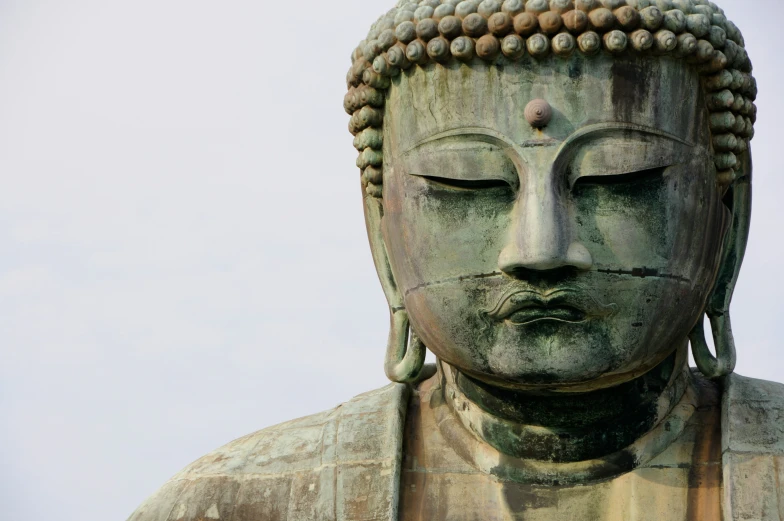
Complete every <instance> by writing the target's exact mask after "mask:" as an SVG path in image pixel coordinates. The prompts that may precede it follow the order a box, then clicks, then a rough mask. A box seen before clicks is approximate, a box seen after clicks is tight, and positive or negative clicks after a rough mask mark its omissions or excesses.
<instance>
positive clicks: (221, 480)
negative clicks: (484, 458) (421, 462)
mask: <svg viewBox="0 0 784 521" xmlns="http://www.w3.org/2000/svg"><path fill="white" fill-rule="evenodd" d="M408 396H409V390H408V388H407V387H406V386H405V385H402V384H392V385H389V386H387V387H385V388H383V389H379V390H377V391H373V392H370V393H366V394H363V395H360V396H357V397H356V398H354V399H353V400H351V401H349V402H347V403H345V404H343V405H341V406H340V407H338V408H336V409H333V410H331V411H326V412H324V413H321V414H316V415H313V416H308V417H306V418H300V419H298V420H293V421H290V422H287V423H283V424H280V425H277V426H275V427H270V428H268V429H264V430H262V431H259V432H256V433H253V434H250V435H248V436H245V437H243V438H239V439H238V440H235V441H233V442H231V443H229V444H228V445H225V446H224V447H221V448H220V449H218V450H216V451H214V452H212V453H210V454H208V455H206V456H204V457H202V458H200V459H199V460H197V461H195V462H194V463H192V464H191V465H189V466H188V467H186V468H185V469H183V470H182V471H181V472H180V473H178V474H177V475H175V476H174V477H172V479H171V480H170V481H169V482H168V483H167V484H165V485H164V486H163V487H162V488H161V489H160V490H159V491H158V492H156V493H155V494H154V495H153V496H152V497H150V498H149V499H148V500H147V501H146V502H144V503H143V504H142V505H141V506H140V507H139V508H138V509H137V511H136V512H135V513H134V514H132V515H131V517H130V518H129V521H197V520H199V521H204V520H216V521H217V520H223V521H232V520H233V521H284V520H286V521H303V520H314V521H316V520H319V521H322V520H323V521H349V520H360V519H362V520H373V521H390V520H394V519H397V517H398V516H397V509H398V495H399V494H398V489H399V483H400V459H401V448H402V435H401V433H402V431H403V422H404V414H405V408H406V406H407V400H408Z"/></svg>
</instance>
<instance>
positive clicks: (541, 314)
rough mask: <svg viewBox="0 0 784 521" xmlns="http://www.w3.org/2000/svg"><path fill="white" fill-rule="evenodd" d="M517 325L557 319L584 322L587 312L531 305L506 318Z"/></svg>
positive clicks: (559, 320)
mask: <svg viewBox="0 0 784 521" xmlns="http://www.w3.org/2000/svg"><path fill="white" fill-rule="evenodd" d="M506 320H507V321H508V322H511V323H512V324H515V325H520V324H530V323H532V322H538V321H540V320H555V321H558V322H582V321H583V320H585V313H583V312H582V311H580V310H578V309H575V308H569V307H555V308H543V307H531V308H525V309H521V310H519V311H515V312H514V313H512V314H511V315H510V316H509V317H507V319H506Z"/></svg>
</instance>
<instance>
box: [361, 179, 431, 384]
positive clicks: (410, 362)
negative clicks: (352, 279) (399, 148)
mask: <svg viewBox="0 0 784 521" xmlns="http://www.w3.org/2000/svg"><path fill="white" fill-rule="evenodd" d="M363 195H364V202H365V204H364V206H365V225H366V226H367V233H368V240H369V242H370V251H371V253H372V254H373V263H374V264H375V265H376V272H377V273H378V278H379V280H380V281H381V288H382V289H383V290H384V295H385V296H386V297H387V303H388V304H389V322H390V324H389V339H388V340H387V352H386V359H385V361H384V371H385V372H386V374H387V378H389V379H390V380H392V381H393V382H399V383H404V382H412V381H414V380H416V379H417V378H418V377H419V374H420V373H421V372H422V368H423V366H424V363H425V354H426V351H427V350H426V349H425V346H424V344H423V343H422V341H421V340H419V338H418V337H417V336H416V334H414V332H413V331H410V328H409V321H408V313H407V312H406V308H405V304H404V302H403V295H402V293H401V291H400V290H399V289H398V287H397V282H396V281H395V276H394V274H393V273H392V267H391V265H390V264H389V255H388V253H387V248H386V245H385V244H384V236H383V233H382V221H383V218H384V205H383V203H382V200H381V199H380V198H378V197H374V196H372V195H368V194H363ZM409 337H410V340H409Z"/></svg>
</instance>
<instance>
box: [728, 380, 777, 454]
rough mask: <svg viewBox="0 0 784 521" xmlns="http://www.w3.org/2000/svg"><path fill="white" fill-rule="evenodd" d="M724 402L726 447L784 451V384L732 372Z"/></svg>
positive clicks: (768, 452) (756, 450) (754, 451)
mask: <svg viewBox="0 0 784 521" xmlns="http://www.w3.org/2000/svg"><path fill="white" fill-rule="evenodd" d="M722 406H723V413H724V414H723V417H724V425H723V429H724V432H725V441H726V443H725V447H724V449H725V450H728V449H729V450H733V451H736V452H753V453H762V454H779V455H784V385H782V384H780V383H776V382H768V381H765V380H757V379H754V378H746V377H744V376H740V375H735V374H732V375H730V376H728V377H727V379H726V380H725V383H724V394H723V398H722Z"/></svg>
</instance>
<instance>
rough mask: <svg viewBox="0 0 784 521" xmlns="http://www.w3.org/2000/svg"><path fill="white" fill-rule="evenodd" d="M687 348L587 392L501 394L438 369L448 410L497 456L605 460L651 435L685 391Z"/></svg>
mask: <svg viewBox="0 0 784 521" xmlns="http://www.w3.org/2000/svg"><path fill="white" fill-rule="evenodd" d="M687 361H688V358H687V355H686V350H685V349H678V350H676V351H675V352H674V353H673V354H672V355H671V356H669V357H668V358H667V359H665V360H664V361H663V362H662V363H660V364H659V365H658V366H657V367H655V368H654V369H653V370H651V371H649V372H648V373H646V374H644V375H642V376H640V377H638V378H636V379H634V380H631V381H629V382H626V383H623V384H620V385H618V386H615V387H612V388H609V389H601V390H596V391H592V392H586V393H568V394H566V393H563V394H560V393H548V394H533V393H530V392H523V391H513V390H507V389H502V388H499V387H495V386H492V385H489V384H487V383H484V382H481V381H479V380H476V379H474V378H471V377H469V376H467V375H465V374H463V373H461V372H460V371H459V370H457V369H456V368H454V367H452V366H449V365H448V364H446V363H444V362H441V361H440V362H439V371H440V373H441V380H442V388H443V389H444V396H445V398H446V401H447V403H448V404H449V405H450V409H452V411H453V413H454V414H455V415H457V416H458V417H459V419H460V422H461V423H462V424H463V426H464V427H466V428H467V429H468V430H469V431H470V432H471V433H472V434H474V436H476V437H478V438H479V439H480V440H481V441H483V442H485V443H487V444H488V445H490V446H492V447H493V448H495V449H496V450H498V451H499V452H500V453H502V454H505V455H507V456H512V457H515V458H521V459H527V460H539V461H547V462H553V463H568V462H579V461H586V460H591V459H597V458H602V457H605V456H607V455H609V454H613V453H617V452H618V451H621V450H622V449H624V448H626V447H629V446H630V445H632V444H633V443H634V442H635V441H637V440H639V439H640V438H642V437H643V435H645V434H646V433H648V432H649V431H651V429H653V428H654V427H655V426H656V425H658V424H659V423H660V422H661V420H662V419H663V418H664V417H665V416H667V414H668V413H669V412H670V411H671V410H672V408H673V407H674V406H675V405H676V404H677V403H678V401H679V400H680V399H681V397H682V396H683V393H684V392H685V390H686V388H687V387H688V381H689V376H688V375H689V372H688V365H687Z"/></svg>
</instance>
